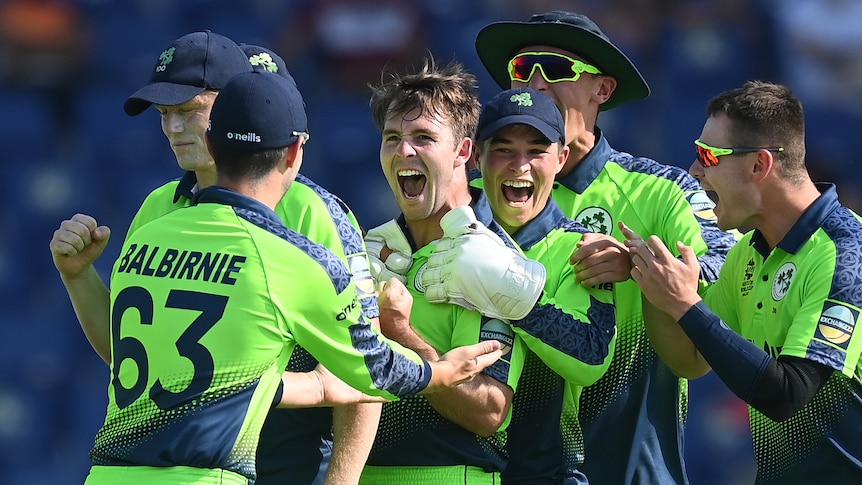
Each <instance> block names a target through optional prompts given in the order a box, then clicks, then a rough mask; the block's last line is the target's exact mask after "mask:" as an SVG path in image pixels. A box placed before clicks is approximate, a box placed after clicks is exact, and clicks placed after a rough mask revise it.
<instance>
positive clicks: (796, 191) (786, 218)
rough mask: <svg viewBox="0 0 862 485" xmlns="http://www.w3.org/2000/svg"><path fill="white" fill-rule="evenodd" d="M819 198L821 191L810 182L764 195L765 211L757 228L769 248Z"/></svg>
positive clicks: (788, 185) (778, 241)
mask: <svg viewBox="0 0 862 485" xmlns="http://www.w3.org/2000/svg"><path fill="white" fill-rule="evenodd" d="M818 197H820V191H819V190H817V187H816V186H815V185H814V183H813V182H811V181H810V180H806V181H805V182H804V183H802V184H792V185H791V184H785V185H783V186H782V187H780V188H775V189H773V190H768V191H766V192H765V193H764V196H763V210H762V211H761V212H762V213H761V216H760V220H759V221H758V222H757V224H756V225H755V227H757V229H759V230H760V232H761V233H762V234H763V237H764V238H765V239H766V241H767V242H768V243H769V246H770V247H771V248H774V247H776V246H778V243H780V242H781V241H782V240H783V239H784V237H785V236H787V233H788V232H790V230H791V229H792V228H793V226H794V225H796V223H797V222H799V219H800V218H801V217H802V214H804V213H805V211H806V210H808V208H809V207H811V204H813V203H814V201H815V200H817V198H818Z"/></svg>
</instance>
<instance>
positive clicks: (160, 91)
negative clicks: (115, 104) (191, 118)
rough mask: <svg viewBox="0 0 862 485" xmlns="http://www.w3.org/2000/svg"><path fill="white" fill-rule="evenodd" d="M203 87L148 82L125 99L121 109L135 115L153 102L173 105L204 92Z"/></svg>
mask: <svg viewBox="0 0 862 485" xmlns="http://www.w3.org/2000/svg"><path fill="white" fill-rule="evenodd" d="M205 89H206V88H203V87H200V86H189V85H188V84H174V83H153V84H148V85H146V86H144V87H142V88H141V89H139V90H137V91H136V92H135V93H134V94H132V95H131V96H129V97H128V99H126V102H125V103H123V111H125V112H126V114H127V115H129V116H137V115H139V114H141V113H143V112H144V111H145V110H146V109H147V108H149V107H150V105H153V104H160V105H164V106H175V105H178V104H182V103H185V102H186V101H188V100H190V99H192V98H194V97H195V96H197V95H198V94H200V93H202V92H204V90H205Z"/></svg>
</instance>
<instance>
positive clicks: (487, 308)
mask: <svg viewBox="0 0 862 485" xmlns="http://www.w3.org/2000/svg"><path fill="white" fill-rule="evenodd" d="M468 211H469V212H468ZM450 216H451V217H450ZM440 226H441V227H442V228H443V233H444V237H443V238H442V239H440V240H439V241H438V242H437V246H436V248H435V249H434V252H433V253H432V254H431V256H429V257H428V263H427V266H426V268H425V271H424V272H423V273H422V275H421V279H420V282H421V284H422V285H423V286H424V287H425V298H426V299H427V300H428V301H429V302H432V303H454V304H456V305H460V306H462V307H464V308H467V309H469V310H477V311H479V312H480V313H482V314H483V315H485V316H488V317H493V318H502V319H506V320H520V319H521V318H524V317H525V316H527V314H528V313H530V310H532V308H533V306H535V304H536V302H537V301H538V300H539V297H540V296H541V294H542V290H543V288H544V286H545V278H546V274H545V267H544V266H542V264H541V263H539V262H537V261H533V260H531V259H527V258H526V257H524V255H523V254H521V253H520V252H518V251H516V250H514V249H512V248H509V247H508V246H506V245H505V244H504V243H503V241H502V240H501V239H500V238H499V237H498V236H497V235H496V234H494V233H493V232H491V231H490V230H489V229H488V228H487V227H485V225H484V224H482V223H481V222H479V221H477V220H476V217H475V215H474V214H473V210H472V209H471V208H470V207H467V206H465V207H458V208H456V209H453V210H452V211H450V212H449V213H448V214H446V215H445V216H444V217H443V219H441V220H440Z"/></svg>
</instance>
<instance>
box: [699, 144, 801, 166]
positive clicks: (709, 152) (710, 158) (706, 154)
mask: <svg viewBox="0 0 862 485" xmlns="http://www.w3.org/2000/svg"><path fill="white" fill-rule="evenodd" d="M694 147H695V148H696V149H697V161H698V162H700V164H701V166H704V167H714V166H716V165H718V157H725V156H727V155H740V154H743V153H754V152H759V151H760V150H768V151H770V152H783V151H784V147H763V148H718V147H713V146H709V145H707V144H706V143H704V142H702V141H700V140H694Z"/></svg>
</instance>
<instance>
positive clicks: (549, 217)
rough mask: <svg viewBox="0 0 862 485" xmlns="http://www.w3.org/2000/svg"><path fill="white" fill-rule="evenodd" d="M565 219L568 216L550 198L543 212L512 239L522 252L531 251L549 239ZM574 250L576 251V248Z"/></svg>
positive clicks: (522, 227)
mask: <svg viewBox="0 0 862 485" xmlns="http://www.w3.org/2000/svg"><path fill="white" fill-rule="evenodd" d="M565 218H566V215H565V214H563V210H562V209H560V206H559V205H557V203H556V202H555V201H554V199H553V198H550V197H549V198H548V203H547V204H546V205H545V208H544V209H542V212H540V213H539V215H537V216H536V217H534V218H533V219H531V220H530V221H529V222H527V223H526V224H524V225H523V226H521V228H520V229H518V230H517V231H516V232H515V234H513V235H512V238H513V239H514V240H515V243H517V244H518V247H520V248H521V250H523V251H529V250H530V248H532V247H533V245H534V244H536V243H538V242H539V241H541V240H543V239H545V238H546V237H548V233H550V232H551V231H553V230H554V229H556V228H558V227H560V223H561V222H562V221H563V219H565ZM572 250H573V251H574V248H572Z"/></svg>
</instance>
